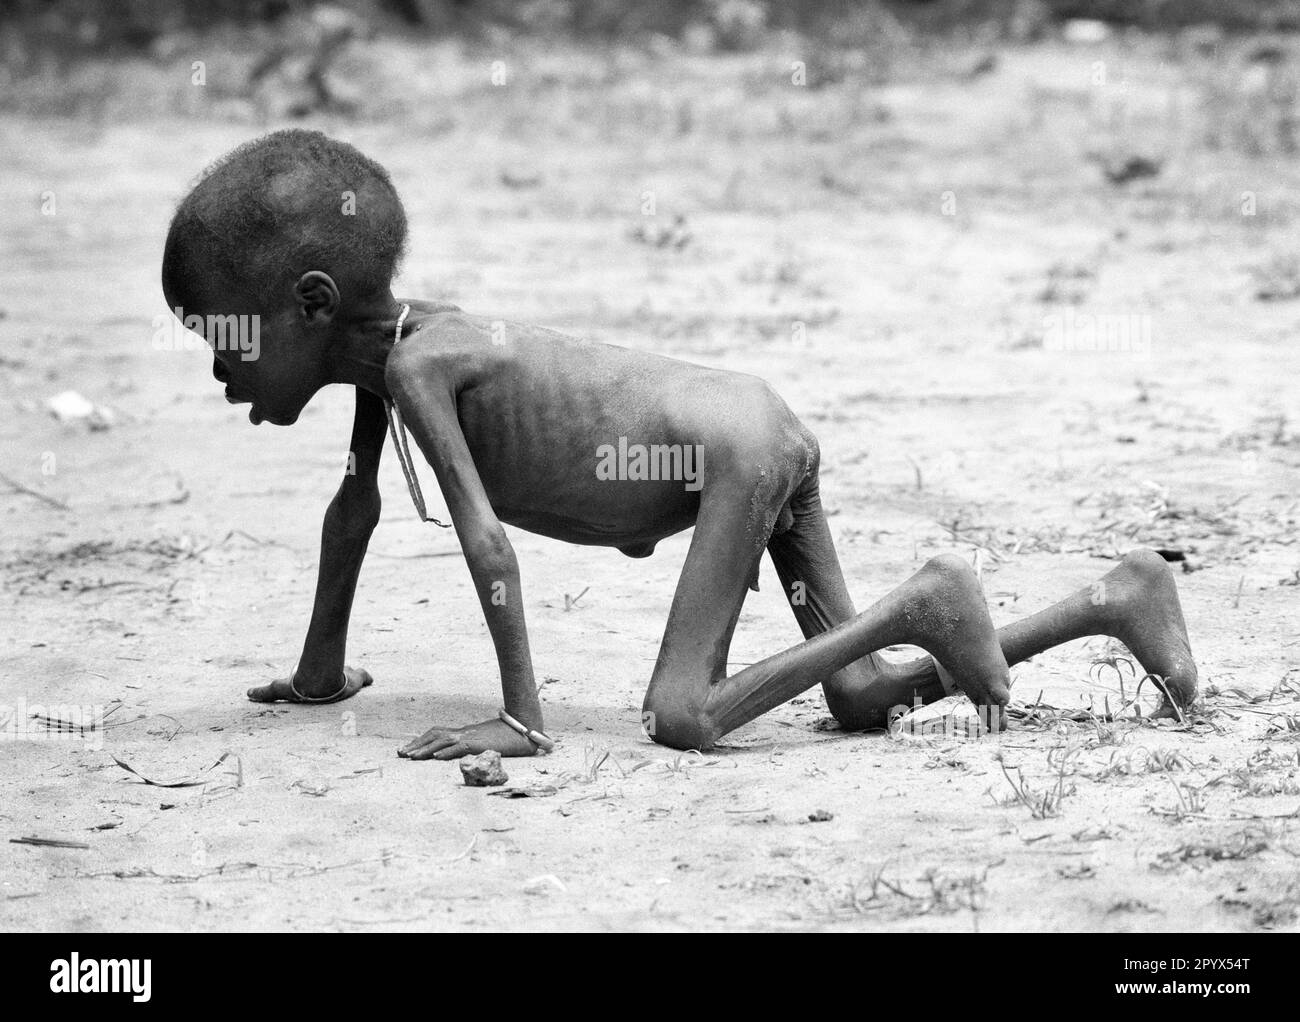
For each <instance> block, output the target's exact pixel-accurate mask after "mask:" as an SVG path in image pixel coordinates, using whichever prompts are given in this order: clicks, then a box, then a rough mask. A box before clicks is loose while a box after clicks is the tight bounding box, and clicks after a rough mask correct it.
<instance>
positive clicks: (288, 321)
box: [186, 306, 330, 426]
mask: <svg viewBox="0 0 1300 1022" xmlns="http://www.w3.org/2000/svg"><path fill="white" fill-rule="evenodd" d="M186 325H187V326H190V323H188V322H187V323H186ZM196 325H197V324H196ZM202 327H203V329H202V330H199V331H196V332H199V333H202V334H203V336H204V339H205V340H206V341H207V342H208V346H209V347H210V348H212V351H213V356H214V357H213V363H212V375H213V376H214V377H216V379H217V381H218V382H219V383H222V384H224V385H225V387H226V400H227V401H229V402H230V403H231V404H245V403H248V404H251V405H252V408H250V409H249V413H248V419H249V421H250V422H252V423H253V424H254V425H256V424H258V423H260V422H270V423H274V424H275V425H277V426H289V425H292V424H293V423H294V422H295V421H297V419H298V416H299V414H300V413H301V412H302V410H303V407H304V406H305V405H306V404H307V402H308V401H310V400H311V398H312V397H313V395H315V393H316V391H318V390H320V388H321V387H323V386H325V384H327V383H328V382H330V381H329V380H328V379H327V377H326V373H325V368H324V364H323V357H322V355H323V348H324V343H323V342H324V339H323V337H322V336H321V334H322V331H321V330H319V329H310V328H308V326H307V325H306V323H304V321H303V319H302V316H301V315H300V314H299V312H298V309H297V308H296V307H292V306H290V307H287V308H282V309H281V310H280V311H278V312H273V313H270V314H267V313H250V314H244V315H226V316H220V315H216V316H212V315H209V316H204V317H203V323H202ZM190 328H191V329H194V327H193V326H190Z"/></svg>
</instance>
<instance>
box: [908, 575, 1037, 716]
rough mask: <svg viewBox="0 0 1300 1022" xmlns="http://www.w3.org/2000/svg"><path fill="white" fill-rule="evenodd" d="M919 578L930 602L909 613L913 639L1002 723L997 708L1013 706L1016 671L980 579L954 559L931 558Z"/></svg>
mask: <svg viewBox="0 0 1300 1022" xmlns="http://www.w3.org/2000/svg"><path fill="white" fill-rule="evenodd" d="M914 577H915V579H916V581H917V582H918V583H919V584H920V585H921V587H922V592H923V593H924V594H925V601H924V603H921V604H918V605H917V607H916V609H915V611H911V612H909V615H908V616H909V617H912V618H913V619H914V622H913V628H914V629H915V633H916V634H915V637H913V638H912V640H911V641H912V642H914V643H915V644H916V645H918V646H921V647H922V648H923V649H924V650H925V651H926V652H927V653H930V654H931V655H932V656H933V657H934V660H935V662H936V664H937V665H940V667H941V671H940V673H941V674H943V673H946V674H947V675H948V676H949V677H950V678H951V679H952V681H953V682H955V683H956V685H957V687H958V688H960V689H961V690H962V691H963V692H964V693H966V695H967V696H968V697H969V698H970V701H971V702H972V703H974V704H975V705H976V706H977V707H980V708H981V709H985V708H987V710H988V711H989V715H990V721H995V722H996V721H1000V718H1001V714H1000V712H999V713H994V712H993V708H994V707H999V708H1001V707H1004V706H1006V704H1007V703H1008V702H1010V700H1011V672H1010V671H1009V670H1008V669H1007V661H1006V658H1005V657H1004V656H1003V655H1002V647H1001V645H1000V644H999V643H998V636H997V632H996V631H995V630H994V628H993V620H992V619H991V618H990V617H989V608H988V605H987V604H986V603H985V602H984V589H983V587H982V586H981V585H980V581H979V577H978V576H977V575H976V574H975V572H974V571H972V570H971V567H970V565H969V564H967V563H966V562H965V561H963V560H962V559H961V558H960V557H957V556H955V555H946V556H942V557H933V558H931V559H930V560H929V561H927V562H926V565H925V567H924V568H922V569H921V570H920V571H919V572H918V573H917V574H916V576H914ZM908 666H910V665H908Z"/></svg>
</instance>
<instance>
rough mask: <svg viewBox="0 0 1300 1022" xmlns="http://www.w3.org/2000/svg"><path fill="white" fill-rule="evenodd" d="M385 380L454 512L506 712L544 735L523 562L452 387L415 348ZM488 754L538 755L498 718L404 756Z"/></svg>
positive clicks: (394, 359)
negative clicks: (492, 498)
mask: <svg viewBox="0 0 1300 1022" xmlns="http://www.w3.org/2000/svg"><path fill="white" fill-rule="evenodd" d="M385 377H386V381H387V383H388V389H389V392H390V393H391V394H392V395H393V400H394V401H395V402H396V403H397V406H398V409H399V410H400V411H401V413H402V417H403V419H405V420H406V424H407V426H409V427H410V430H411V433H412V435H413V436H414V437H415V442H416V444H417V445H418V446H419V448H420V450H421V451H422V452H423V453H424V457H425V459H426V460H427V461H428V462H429V464H430V465H431V466H432V467H433V471H434V474H435V475H436V476H437V479H438V485H439V487H440V488H441V490H442V496H443V499H444V500H446V502H447V509H448V510H449V511H450V512H451V519H452V522H453V523H454V524H455V527H456V536H457V538H459V540H460V547H461V550H462V551H463V552H464V554H465V561H466V563H467V564H468V565H469V572H470V575H471V577H472V578H473V580H474V588H475V590H477V592H478V598H479V604H480V605H481V606H482V608H483V616H484V618H485V619H486V620H487V626H488V631H489V632H490V633H491V635H492V645H493V646H494V647H495V648H496V655H497V664H498V667H499V668H500V671H501V694H502V696H503V697H504V700H505V710H506V712H507V713H509V714H510V715H511V716H513V717H514V718H515V719H516V720H517V721H520V722H521V723H523V724H524V725H525V726H526V727H529V728H533V729H536V730H538V731H542V730H543V725H542V707H541V703H540V701H539V700H538V698H537V685H536V682H535V681H534V680H533V661H532V654H531V653H530V652H529V648H528V630H527V627H526V625H525V623H524V607H523V599H522V594H521V591H520V585H519V562H518V561H517V559H516V558H515V552H514V548H513V547H511V545H510V540H509V538H508V537H507V536H506V533H505V529H504V528H502V526H501V523H500V521H498V519H497V516H496V512H495V511H493V510H492V505H491V503H490V502H489V500H488V496H487V492H486V491H485V490H484V489H483V483H482V480H480V479H479V475H478V470H477V468H475V466H474V461H473V458H472V457H471V456H470V452H469V446H468V445H467V444H466V442H465V436H464V434H463V433H462V432H461V428H460V422H459V420H458V418H457V416H456V394H455V384H454V382H453V381H452V380H451V379H449V378H448V376H447V374H446V372H445V370H444V368H443V366H441V365H440V364H439V360H438V357H437V356H436V355H434V354H430V353H429V352H428V351H427V350H425V349H421V348H419V347H417V346H415V345H408V346H407V347H405V348H399V349H397V350H396V351H394V353H393V355H392V356H390V357H389V360H388V367H387V371H386V373H385ZM488 749H495V750H496V751H497V752H499V753H501V755H503V756H531V755H533V754H534V753H535V752H536V751H537V749H536V747H535V746H534V745H533V743H532V742H531V741H530V740H529V739H528V738H525V737H524V736H523V735H521V734H519V733H518V732H517V731H515V730H514V729H513V728H511V727H509V726H508V725H506V724H504V723H503V722H502V721H500V720H499V719H495V718H494V719H492V720H487V721H484V722H483V723H481V724H475V725H472V726H470V727H465V728H443V727H435V728H431V729H430V730H429V731H427V732H425V733H424V734H423V735H422V736H420V737H419V738H417V739H415V740H414V741H412V742H410V743H409V744H408V745H407V746H406V747H405V748H403V749H402V750H400V751H401V755H404V756H409V757H410V758H412V759H456V758H458V757H460V756H464V755H467V754H477V753H480V752H485V751H487V750H488Z"/></svg>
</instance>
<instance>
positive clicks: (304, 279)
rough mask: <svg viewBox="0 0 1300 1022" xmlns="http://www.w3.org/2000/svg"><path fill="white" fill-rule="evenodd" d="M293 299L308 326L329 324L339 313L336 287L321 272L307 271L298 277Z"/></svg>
mask: <svg viewBox="0 0 1300 1022" xmlns="http://www.w3.org/2000/svg"><path fill="white" fill-rule="evenodd" d="M293 297H294V300H295V301H297V303H298V310H299V312H301V313H302V318H303V319H304V320H306V322H307V325H308V326H314V325H320V324H326V323H329V322H330V321H331V320H332V319H333V318H334V315H335V313H337V312H338V311H339V289H338V285H336V284H335V283H334V278H332V277H331V276H330V275H329V274H328V273H325V272H323V271H321V270H308V271H307V272H306V273H304V274H303V275H302V276H301V277H299V278H298V283H297V284H295V285H294V287H293Z"/></svg>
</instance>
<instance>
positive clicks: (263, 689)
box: [248, 681, 292, 703]
mask: <svg viewBox="0 0 1300 1022" xmlns="http://www.w3.org/2000/svg"><path fill="white" fill-rule="evenodd" d="M291 697H292V693H291V692H290V690H289V683H288V682H287V681H273V682H271V683H270V684H269V685H255V686H253V687H252V688H250V689H249V690H248V698H249V699H250V700H252V701H253V702H255V703H274V702H278V701H279V700H281V699H289V698H291Z"/></svg>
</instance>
